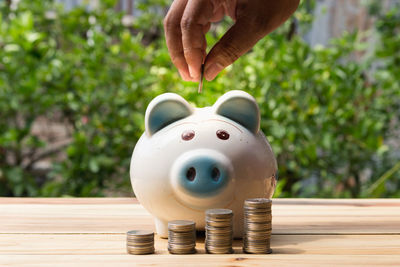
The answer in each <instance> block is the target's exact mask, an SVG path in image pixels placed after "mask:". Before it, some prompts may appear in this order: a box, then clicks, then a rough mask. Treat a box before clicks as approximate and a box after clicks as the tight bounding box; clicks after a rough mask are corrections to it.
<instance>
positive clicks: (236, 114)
mask: <svg viewBox="0 0 400 267" xmlns="http://www.w3.org/2000/svg"><path fill="white" fill-rule="evenodd" d="M213 108H214V110H215V113H216V114H218V115H221V116H224V117H226V118H228V119H231V120H233V121H235V122H237V123H239V124H241V125H242V126H244V127H246V128H247V129H248V130H249V131H250V132H252V133H257V132H258V130H259V129H260V110H259V108H258V105H257V102H256V100H255V99H254V97H252V96H251V95H249V94H248V93H246V92H244V91H238V90H234V91H230V92H228V93H226V94H224V95H223V96H221V97H220V98H219V99H218V100H217V102H215V104H214V106H213Z"/></svg>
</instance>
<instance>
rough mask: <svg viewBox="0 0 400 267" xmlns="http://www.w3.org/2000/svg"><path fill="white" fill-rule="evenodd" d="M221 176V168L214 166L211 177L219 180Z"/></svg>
mask: <svg viewBox="0 0 400 267" xmlns="http://www.w3.org/2000/svg"><path fill="white" fill-rule="evenodd" d="M220 176H221V173H220V171H219V169H218V168H217V167H214V168H213V169H212V171H211V178H212V179H213V180H214V181H216V182H218V180H219V177H220Z"/></svg>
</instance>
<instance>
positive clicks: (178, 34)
mask: <svg viewBox="0 0 400 267" xmlns="http://www.w3.org/2000/svg"><path fill="white" fill-rule="evenodd" d="M298 4H299V0H279V1H273V0H174V2H173V3H172V5H171V7H170V10H169V11H168V14H167V15H166V17H165V19H164V30H165V38H166V41H167V47H168V51H169V53H170V56H171V60H172V62H173V64H174V65H175V66H176V67H177V68H178V71H179V73H180V75H181V77H182V78H183V79H184V80H185V81H198V80H199V78H200V69H201V65H202V63H203V62H204V64H205V65H204V77H205V78H206V79H207V80H208V81H210V80H213V79H214V78H215V76H217V74H218V73H219V72H220V71H221V70H223V69H224V68H225V67H227V66H229V65H230V64H232V63H233V62H234V61H235V60H236V59H238V58H239V57H240V56H241V55H243V54H244V53H246V52H247V51H248V50H250V49H251V48H252V47H253V46H254V45H255V44H256V43H257V42H258V41H259V40H260V39H261V38H263V37H264V36H265V35H267V34H268V33H270V32H272V31H273V30H274V29H276V28H277V27H278V26H279V25H281V24H282V23H283V22H285V21H286V20H287V19H288V18H289V16H290V15H292V14H293V12H294V11H295V10H296V8H297V6H298ZM225 15H228V16H230V17H231V18H232V19H233V20H234V21H235V24H234V25H233V26H232V27H231V28H230V29H229V30H228V31H227V32H226V33H225V35H224V36H222V38H221V39H220V40H219V41H218V42H217V43H216V44H215V45H214V47H213V48H212V49H211V51H210V52H209V53H208V54H207V53H206V48H207V43H206V38H205V34H206V33H207V32H208V30H209V29H210V25H211V23H212V22H216V21H219V20H221V19H222V18H223V17H224V16H225Z"/></svg>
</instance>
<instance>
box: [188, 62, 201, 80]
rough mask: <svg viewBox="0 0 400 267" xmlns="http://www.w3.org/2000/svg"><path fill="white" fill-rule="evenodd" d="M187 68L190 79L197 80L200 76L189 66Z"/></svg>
mask: <svg viewBox="0 0 400 267" xmlns="http://www.w3.org/2000/svg"><path fill="white" fill-rule="evenodd" d="M188 67H189V73H190V77H192V79H198V78H199V76H200V75H199V74H198V73H196V71H195V70H194V69H192V67H191V66H190V65H189V66H188Z"/></svg>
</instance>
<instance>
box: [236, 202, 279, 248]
mask: <svg viewBox="0 0 400 267" xmlns="http://www.w3.org/2000/svg"><path fill="white" fill-rule="evenodd" d="M271 204H272V201H271V200H270V199H266V198H253V199H247V200H246V201H245V202H244V236H243V252H245V253H254V254H265V253H271V248H270V241H271V231H272V224H271V221H272V214H271Z"/></svg>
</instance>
